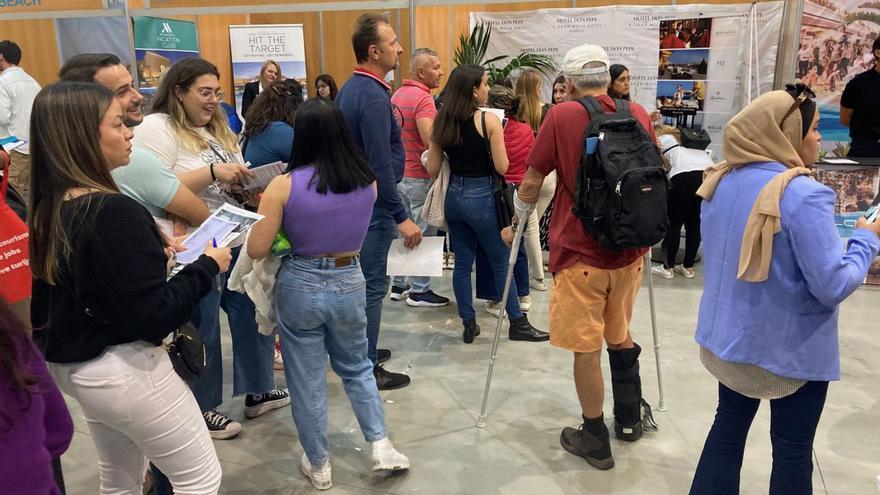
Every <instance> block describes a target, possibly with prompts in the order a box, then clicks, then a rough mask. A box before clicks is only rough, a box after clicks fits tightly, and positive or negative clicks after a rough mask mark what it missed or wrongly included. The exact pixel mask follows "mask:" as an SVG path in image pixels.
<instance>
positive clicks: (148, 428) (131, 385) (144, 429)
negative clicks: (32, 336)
mask: <svg viewBox="0 0 880 495" xmlns="http://www.w3.org/2000/svg"><path fill="white" fill-rule="evenodd" d="M51 370H52V374H53V375H54V376H55V381H56V382H57V383H58V386H59V387H60V388H61V390H62V391H64V393H66V394H68V395H70V396H71V397H73V398H74V399H76V400H77V401H78V402H79V404H80V406H81V407H82V410H83V416H84V417H85V420H86V422H88V425H89V431H90V432H91V434H92V439H93V440H94V442H95V447H96V448H97V451H98V462H99V468H100V474H101V494H102V495H111V494H112V495H140V494H141V491H142V485H143V483H144V473H145V472H146V469H147V464H146V460H145V456H146V457H147V458H149V460H150V461H152V462H153V464H155V465H156V466H158V467H159V469H161V470H162V472H163V473H165V474H166V475H167V476H168V478H169V479H170V480H171V485H172V486H173V487H174V493H175V494H177V495H204V494H215V493H217V490H219V488H220V476H221V471H220V461H219V460H218V459H217V453H216V452H215V451H214V444H213V442H212V441H211V435H210V434H209V433H208V428H207V426H205V420H204V419H203V418H202V414H201V412H200V411H199V406H198V404H197V403H196V399H195V397H193V395H192V392H190V390H189V387H187V386H186V384H184V382H183V380H181V379H180V377H179V376H177V374H176V373H175V372H174V368H173V367H172V366H171V361H170V359H169V358H168V353H167V352H166V351H165V349H163V348H161V347H156V346H154V345H151V344H148V343H146V342H135V343H131V344H123V345H118V346H113V347H108V348H107V350H106V351H105V352H104V353H103V354H101V356H99V357H98V358H96V359H93V360H91V361H87V362H84V363H75V364H52V365H51Z"/></svg>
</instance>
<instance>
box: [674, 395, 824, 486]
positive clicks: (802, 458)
mask: <svg viewBox="0 0 880 495" xmlns="http://www.w3.org/2000/svg"><path fill="white" fill-rule="evenodd" d="M827 393H828V382H807V383H806V384H804V386H803V387H801V388H800V389H799V390H798V391H797V392H795V393H793V394H791V395H789V396H788V397H783V398H782V399H776V400H771V401H770V441H771V443H772V445H773V471H772V473H771V475H770V495H782V494H785V495H809V494H812V493H813V457H812V450H813V438H814V437H815V436H816V427H817V426H818V424H819V417H820V416H821V415H822V408H823V407H824V406H825V396H826V394H827ZM759 405H761V401H760V400H758V399H752V398H749V397H746V396H744V395H742V394H740V393H738V392H735V391H733V390H731V389H729V388H727V387H725V386H724V385H723V384H721V383H719V384H718V411H717V413H716V415H715V423H713V424H712V429H711V430H710V431H709V437H708V438H706V445H705V446H704V447H703V454H702V455H701V456H700V463H699V465H697V472H696V473H695V474H694V482H693V484H692V485H691V491H690V495H704V494H712V495H736V494H738V493H739V475H740V470H741V469H742V462H743V453H744V451H745V447H746V437H747V436H748V434H749V427H750V426H751V424H752V419H753V418H754V417H755V413H757V412H758V406H759Z"/></svg>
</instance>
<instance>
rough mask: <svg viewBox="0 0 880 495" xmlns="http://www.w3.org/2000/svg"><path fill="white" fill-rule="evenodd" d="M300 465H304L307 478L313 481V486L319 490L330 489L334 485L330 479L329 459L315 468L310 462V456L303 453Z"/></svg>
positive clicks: (303, 470)
mask: <svg viewBox="0 0 880 495" xmlns="http://www.w3.org/2000/svg"><path fill="white" fill-rule="evenodd" d="M300 467H302V472H303V474H304V475H306V478H308V479H309V481H311V482H312V486H314V487H315V488H317V489H318V490H329V489H330V487H332V486H333V481H332V480H331V479H330V475H331V472H330V461H329V460H327V461H325V462H324V465H323V466H321V467H319V468H315V466H312V463H311V462H309V458H308V456H306V455H305V453H303V456H302V461H301V462H300Z"/></svg>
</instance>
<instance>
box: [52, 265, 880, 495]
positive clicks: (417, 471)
mask: <svg viewBox="0 0 880 495" xmlns="http://www.w3.org/2000/svg"><path fill="white" fill-rule="evenodd" d="M698 267H699V266H698ZM450 278H451V272H449V271H447V272H445V276H444V277H443V279H442V280H438V281H436V283H435V285H434V289H435V290H436V291H437V292H439V293H441V294H444V295H450V296H451V295H452V294H451V293H452V289H451V285H450ZM655 281H656V290H655V295H656V300H657V304H658V310H657V318H658V323H659V326H660V335H661V339H662V348H661V351H660V352H661V363H662V366H663V380H664V386H665V392H666V398H665V399H666V400H665V403H666V406H667V407H668V410H667V411H666V412H655V418H656V419H657V421H658V423H660V429H659V431H656V432H652V433H648V434H646V435H645V437H644V438H643V439H642V440H640V441H639V442H637V443H635V444H622V443H620V442H618V441H616V440H612V449H613V450H614V455H615V460H616V463H617V464H616V467H615V468H614V469H612V470H610V471H606V472H600V471H597V470H595V469H593V468H591V467H590V466H589V465H587V464H586V463H585V462H584V461H583V460H581V459H580V458H577V457H574V456H572V455H569V454H567V453H566V452H564V451H563V450H562V448H561V447H560V446H559V431H560V429H561V428H562V427H563V426H567V425H572V426H573V425H576V424H577V423H578V418H579V408H578V404H577V399H576V397H575V393H574V384H573V382H572V378H571V356H570V355H569V354H568V353H566V352H563V351H561V350H558V349H554V348H552V347H550V346H549V345H547V344H546V343H541V344H535V343H520V342H509V341H507V340H506V338H502V340H501V346H500V350H499V355H498V360H497V364H496V367H495V375H494V380H493V383H492V390H491V395H490V398H489V408H488V411H489V417H488V427H487V428H485V429H478V428H476V427H475V426H474V425H475V423H476V420H477V416H478V414H479V410H480V404H481V397H482V392H483V386H484V384H485V380H486V371H487V366H488V359H489V354H490V351H491V338H492V335H493V331H494V327H495V325H494V320H493V319H492V318H491V316H490V315H489V314H487V313H481V316H480V317H479V321H480V324H481V326H482V330H483V334H482V335H481V336H480V337H478V338H477V341H476V342H475V344H474V345H464V344H463V343H462V342H461V329H460V324H459V320H458V318H457V315H456V310H455V306H454V305H453V306H449V307H447V308H440V309H428V308H409V307H407V306H405V305H404V304H403V303H401V302H391V301H389V300H386V303H385V315H384V322H383V330H382V336H381V343H382V345H383V346H385V347H390V348H391V349H393V351H394V356H393V359H392V360H391V361H390V362H389V363H388V364H387V367H388V368H389V369H391V370H394V371H404V372H406V373H407V374H409V375H410V376H411V377H412V380H413V381H412V385H410V386H409V387H408V388H404V389H401V390H397V391H391V392H383V393H382V398H383V400H384V402H385V404H384V405H385V413H386V422H387V425H388V428H389V431H390V432H391V438H392V439H393V441H394V443H395V445H396V446H397V447H398V449H399V450H401V451H402V452H404V453H405V454H407V455H408V456H409V458H410V460H411V462H412V469H411V470H410V471H409V472H408V473H405V474H399V475H394V476H387V477H386V476H377V475H374V474H372V473H371V472H370V470H369V467H370V459H369V449H368V445H367V444H366V443H365V442H364V440H363V437H362V436H361V434H360V431H359V430H358V427H357V423H356V421H355V419H354V415H353V413H352V412H351V408H350V406H349V404H348V401H347V399H346V397H345V394H344V392H343V390H342V386H341V384H340V382H339V380H338V379H336V378H335V376H334V377H333V378H332V379H331V381H330V389H329V395H330V399H329V400H330V444H331V451H332V452H331V456H332V457H331V461H332V464H333V484H334V487H333V489H332V491H331V492H330V493H337V494H348V493H352V494H354V493H358V494H379V493H390V494H426V495H427V494H438V495H441V494H442V495H449V494H481V495H482V494H487V495H488V494H505V495H507V494H525V495H556V494H560V495H561V494H572V495H573V494H579V495H580V494H604V493H620V494H684V493H687V490H688V487H689V486H690V479H691V477H692V476H693V471H694V469H695V467H696V464H697V460H698V458H699V455H700V451H701V449H702V445H703V441H704V439H705V436H706V433H707V431H708V429H709V426H710V424H711V421H712V418H713V414H714V408H715V404H716V387H717V385H716V382H715V381H714V379H713V378H712V377H711V375H709V374H708V373H707V372H706V371H705V370H704V369H703V368H702V366H701V365H700V361H699V356H698V349H697V346H696V344H695V343H694V341H693V329H694V324H695V321H696V316H697V308H698V305H699V300H700V291H701V287H702V281H701V279H700V278H699V277H698V278H697V279H695V280H684V279H682V278H676V279H675V280H671V281H666V280H659V279H657V278H656V277H655ZM532 294H533V298H534V304H533V306H532V312H531V313H530V319H531V320H532V321H533V322H534V323H535V324H536V326H538V327H541V328H546V325H547V305H548V301H549V293H548V292H535V291H533V292H532ZM878 307H880V292H877V291H874V290H872V289H861V290H859V291H858V292H857V293H856V294H855V295H853V296H852V297H851V298H850V299H849V300H848V301H847V302H846V303H845V304H844V305H843V307H842V309H841V328H840V337H841V338H840V341H841V346H840V347H841V364H842V370H843V380H842V381H841V382H839V383H834V384H832V386H831V388H830V391H829V395H828V402H827V405H826V407H825V411H824V414H823V417H822V421H821V423H820V425H819V432H818V435H817V438H816V442H815V450H816V454H817V458H818V464H817V465H816V469H815V471H814V472H815V475H814V487H815V490H814V492H815V493H817V494H821V493H826V488H827V493H829V494H834V495H862V494H872V493H874V494H876V493H878V486H877V483H878V482H877V478H876V477H877V475H878V474H880V441H878V437H880V426H878V425H880V380H878V363H880V359H878V358H880V334H878V325H877V323H876V320H875V319H874V318H877V317H878ZM224 325H225V323H224ZM632 328H633V333H634V335H635V337H636V340H637V341H638V342H640V343H641V344H642V346H643V347H644V349H645V351H644V353H643V354H642V361H641V363H642V382H643V389H644V395H645V397H646V398H647V400H648V401H649V402H651V403H652V404H653V405H654V406H655V409H656V407H657V406H658V405H659V404H658V390H657V374H656V368H655V359H654V353H653V352H652V351H653V349H652V342H651V326H650V313H649V309H648V291H647V288H646V287H644V288H643V290H642V292H641V293H640V295H639V300H638V303H637V306H636V311H635V315H634V321H633V326H632ZM503 332H504V333H503V334H502V335H503V336H504V335H506V328H505V329H504V330H503ZM224 346H225V349H224V350H225V357H226V360H225V363H224V364H225V373H226V377H227V380H226V383H227V384H230V386H229V387H227V390H226V393H227V395H228V394H229V393H230V389H231V348H230V347H231V345H230V341H229V338H228V332H226V333H225V337H224ZM606 366H607V365H606ZM606 369H607V368H606ZM276 376H277V380H278V383H279V385H283V383H284V376H283V374H282V373H281V372H278V373H277V374H276ZM606 383H608V377H607V376H606ZM69 404H70V406H71V409H72V411H73V415H74V417H75V421H76V426H77V433H76V436H75V438H74V441H73V445H72V446H71V448H70V450H69V451H68V453H67V454H66V455H65V456H64V459H63V463H64V469H65V476H66V479H67V485H68V493H70V494H74V495H79V494H93V493H97V490H98V474H97V459H96V456H95V450H94V447H93V445H92V442H91V439H90V438H89V434H88V430H87V429H86V427H85V424H84V423H83V421H82V419H81V417H80V413H79V410H78V408H77V406H76V404H75V402H73V401H69ZM222 410H223V411H224V412H227V413H228V414H230V416H232V417H233V418H235V419H237V420H242V421H243V423H244V431H243V433H242V434H241V436H239V437H238V438H236V439H233V440H221V441H217V442H215V445H216V448H217V452H218V455H219V456H220V460H221V462H222V464H223V486H222V488H221V493H226V494H299V493H313V492H315V490H314V489H313V488H312V486H311V485H310V484H309V483H308V481H307V480H306V479H305V478H304V477H303V475H302V474H301V473H300V471H299V458H300V455H301V454H302V450H301V448H300V446H299V444H298V443H297V438H296V430H295V428H294V427H293V422H292V420H291V418H290V411H289V409H288V408H284V409H282V410H278V411H274V412H272V413H270V414H267V415H266V416H263V417H261V418H259V419H256V420H244V419H243V412H242V410H243V399H242V398H234V399H229V400H227V401H226V402H225V403H224V405H223V407H222ZM605 411H606V418H609V417H610V416H611V390H610V385H609V386H607V387H606V404H605ZM768 431H769V413H768V407H767V405H766V404H764V405H763V406H762V408H761V410H760V411H759V413H758V416H757V418H756V419H755V422H754V425H753V427H752V432H751V433H752V434H751V435H750V437H749V442H748V448H747V451H746V459H745V464H744V466H743V470H742V486H741V491H742V493H743V494H760V493H767V487H768V485H769V478H770V458H771V457H770V455H771V453H770V441H769V435H768ZM819 468H821V470H820V469H819Z"/></svg>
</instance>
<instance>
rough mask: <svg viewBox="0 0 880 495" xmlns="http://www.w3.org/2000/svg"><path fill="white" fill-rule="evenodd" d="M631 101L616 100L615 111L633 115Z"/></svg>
mask: <svg viewBox="0 0 880 495" xmlns="http://www.w3.org/2000/svg"><path fill="white" fill-rule="evenodd" d="M630 108H631V107H630V104H629V101H627V100H623V99H617V98H615V99H614V110H615V112H617V113H624V112H625V113H632V112H631V110H630Z"/></svg>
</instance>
